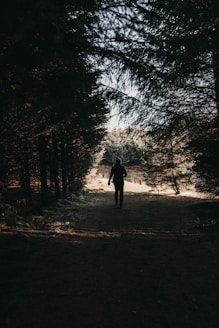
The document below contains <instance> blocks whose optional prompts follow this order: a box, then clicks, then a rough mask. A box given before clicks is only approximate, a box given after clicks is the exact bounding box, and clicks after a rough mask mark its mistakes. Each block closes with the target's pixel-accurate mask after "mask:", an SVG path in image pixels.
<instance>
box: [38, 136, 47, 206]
mask: <svg viewBox="0 0 219 328" xmlns="http://www.w3.org/2000/svg"><path fill="white" fill-rule="evenodd" d="M39 160H40V180H41V201H42V205H48V186H47V168H46V140H45V137H44V136H43V135H42V136H40V137H39Z"/></svg>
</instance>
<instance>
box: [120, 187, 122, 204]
mask: <svg viewBox="0 0 219 328" xmlns="http://www.w3.org/2000/svg"><path fill="white" fill-rule="evenodd" d="M122 205H123V187H122V188H120V207H122Z"/></svg>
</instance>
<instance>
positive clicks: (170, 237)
mask: <svg viewBox="0 0 219 328" xmlns="http://www.w3.org/2000/svg"><path fill="white" fill-rule="evenodd" d="M198 202H199V200H197V199H188V198H183V197H182V198H179V197H178V198H173V197H162V196H160V197H159V196H153V195H149V194H140V193H139V194H132V193H129V194H126V195H125V203H124V208H123V209H119V208H115V207H114V206H113V194H112V193H110V192H109V193H106V192H104V193H100V192H93V193H90V194H89V202H88V203H87V204H86V205H84V206H81V209H80V212H79V214H78V219H77V220H76V219H75V220H74V221H73V222H72V224H71V226H69V228H68V229H67V228H66V230H62V231H61V233H46V232H44V233H42V232H40V231H38V232H37V231H36V232H35V233H33V232H32V233H29V232H28V230H26V231H25V233H18V232H17V233H12V232H10V231H9V230H7V231H2V233H1V234H0V261H1V262H0V290H1V294H0V295H1V296H0V312H1V313H0V327H2V328H12V327H13V328H16V327H19V328H23V327H33V328H44V327H45V328H48V327H57V328H61V327H62V328H65V327H66V328H71V327H76V328H77V327H78V328H79V327H80V328H85V327H86V328H92V327H94V328H122V327H126V328H129V327H130V328H131V327H138V328H139V327H149V328H158V327H159V328H165V327H174V328H181V327H182V328H185V327H191V328H194V327H208V328H211V327H212V328H216V327H219V317H218V312H219V262H218V255H219V247H218V246H219V245H218V239H217V236H214V237H212V235H211V234H209V235H206V234H204V235H203V234H200V233H199V232H197V231H196V230H194V229H193V227H194V226H195V223H196V220H197V216H196V215H195V214H194V212H193V211H191V206H192V205H194V204H196V203H198ZM14 231H16V229H14Z"/></svg>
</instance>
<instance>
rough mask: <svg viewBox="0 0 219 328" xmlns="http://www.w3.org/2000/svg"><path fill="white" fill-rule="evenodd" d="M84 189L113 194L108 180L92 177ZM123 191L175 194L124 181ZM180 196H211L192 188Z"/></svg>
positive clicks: (111, 184)
mask: <svg viewBox="0 0 219 328" xmlns="http://www.w3.org/2000/svg"><path fill="white" fill-rule="evenodd" d="M85 188H86V189H87V190H90V191H92V190H93V191H103V192H104V191H105V192H110V191H111V192H113V191H114V185H113V183H112V182H111V183H110V186H108V179H106V178H100V177H94V178H93V179H88V180H87V183H86V186H85ZM124 191H125V192H133V193H148V192H149V193H152V194H160V195H168V196H175V192H174V191H173V189H168V188H166V189H165V188H163V189H162V190H156V189H154V190H152V189H151V187H148V186H147V185H146V184H144V183H142V184H138V183H133V182H129V181H125V184H124ZM180 195H181V196H187V197H195V198H212V195H209V194H207V193H199V192H196V191H195V189H194V188H192V187H191V188H190V190H186V191H185V190H184V191H181V192H180Z"/></svg>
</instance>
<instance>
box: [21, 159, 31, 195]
mask: <svg viewBox="0 0 219 328" xmlns="http://www.w3.org/2000/svg"><path fill="white" fill-rule="evenodd" d="M22 166H23V167H22V171H23V172H22V176H23V186H22V187H23V188H22V189H23V191H24V194H25V196H26V197H27V198H28V199H29V200H32V192H31V186H30V170H29V161H28V155H27V153H24V157H23V165H22Z"/></svg>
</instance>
